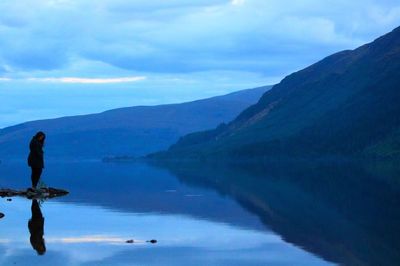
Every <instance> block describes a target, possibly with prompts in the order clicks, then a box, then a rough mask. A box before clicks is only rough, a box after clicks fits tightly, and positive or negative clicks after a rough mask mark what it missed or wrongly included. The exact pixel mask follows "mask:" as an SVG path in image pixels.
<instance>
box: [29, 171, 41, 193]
mask: <svg viewBox="0 0 400 266" xmlns="http://www.w3.org/2000/svg"><path fill="white" fill-rule="evenodd" d="M31 169H32V174H31V180H32V187H33V188H36V186H37V184H38V183H39V179H40V175H41V174H42V168H36V167H31Z"/></svg>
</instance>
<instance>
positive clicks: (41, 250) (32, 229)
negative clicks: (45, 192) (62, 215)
mask: <svg viewBox="0 0 400 266" xmlns="http://www.w3.org/2000/svg"><path fill="white" fill-rule="evenodd" d="M31 212H32V217H31V219H30V220H29V221H28V228H29V233H30V242H31V245H32V248H33V249H34V250H36V252H37V254H38V255H44V254H45V253H46V245H45V241H44V238H43V234H44V217H43V215H42V211H41V210H40V206H39V203H38V201H37V200H36V199H33V200H32V206H31Z"/></svg>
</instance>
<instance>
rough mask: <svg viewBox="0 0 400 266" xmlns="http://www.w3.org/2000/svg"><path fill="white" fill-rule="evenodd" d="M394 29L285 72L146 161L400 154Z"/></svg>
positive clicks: (398, 49)
mask: <svg viewBox="0 0 400 266" xmlns="http://www.w3.org/2000/svg"><path fill="white" fill-rule="evenodd" d="M399 73H400V27H399V28H396V29H395V30H393V31H392V32H390V33H388V34H386V35H384V36H382V37H380V38H378V39H376V40H375V41H373V42H371V43H369V44H365V45H363V46H361V47H359V48H357V49H355V50H347V51H342V52H339V53H336V54H333V55H331V56H328V57H326V58H325V59H323V60H321V61H319V62H317V63H315V64H313V65H311V66H309V67H307V68H305V69H303V70H301V71H298V72H295V73H293V74H291V75H289V76H287V77H285V78H284V79H283V80H282V81H281V82H280V83H279V84H277V85H275V86H274V87H273V88H272V89H271V90H269V91H267V92H266V93H265V94H264V95H263V96H262V97H261V99H260V100H259V101H258V103H256V104H255V105H252V106H250V107H249V108H247V109H246V110H244V111H243V112H242V113H240V114H239V116H238V117H237V118H236V119H234V120H233V121H231V122H230V123H228V124H221V125H220V126H218V127H217V128H215V129H213V130H207V131H202V132H197V133H192V134H188V135H186V136H184V137H182V138H181V139H180V140H179V141H178V142H177V143H176V144H175V145H172V146H171V147H170V148H169V150H168V151H166V152H161V153H156V154H152V155H149V157H151V158H159V159H161V158H186V159H187V158H192V159H205V160H206V159H210V160H213V159H222V158H229V159H251V158H266V157H268V158H269V157H275V158H276V157H280V156H281V157H303V158H304V157H320V156H322V155H323V156H329V157H332V156H361V157H364V156H372V157H398V156H399V155H400V104H399V103H400V74H399Z"/></svg>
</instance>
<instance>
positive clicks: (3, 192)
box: [0, 187, 68, 198]
mask: <svg viewBox="0 0 400 266" xmlns="http://www.w3.org/2000/svg"><path fill="white" fill-rule="evenodd" d="M67 194H68V191H66V190H63V189H57V188H51V187H49V188H42V189H40V190H33V189H31V188H28V189H27V190H12V189H0V197H14V196H24V197H28V198H54V197H59V196H64V195H67Z"/></svg>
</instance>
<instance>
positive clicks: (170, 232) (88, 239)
mask: <svg viewBox="0 0 400 266" xmlns="http://www.w3.org/2000/svg"><path fill="white" fill-rule="evenodd" d="M399 173H400V172H399V171H398V169H397V167H396V165H393V164H385V163H382V164H381V163H376V165H375V164H368V165H354V164H350V163H337V164H333V163H332V164H331V163H330V164H327V163H325V164H314V163H304V162H303V163H301V164H300V163H298V164H293V163H291V164H284V163H273V164H272V163H271V164H263V165H259V164H256V165H247V164H246V165H244V164H243V165H241V164H228V165H226V164H225V165H204V164H189V163H185V164H183V163H182V164H177V163H175V164H172V163H169V164H163V165H161V164H158V165H154V164H147V163H102V162H95V161H92V162H90V161H86V162H56V161H54V162H51V161H49V162H47V164H46V168H45V169H44V172H43V175H42V179H43V180H44V182H45V183H46V184H47V185H50V186H52V187H57V188H63V189H67V190H68V191H70V194H69V195H67V196H64V197H59V198H53V199H48V200H46V201H44V202H34V201H32V200H28V199H25V198H21V197H19V198H18V197H14V198H12V201H7V199H6V198H0V202H1V203H0V212H2V213H4V214H5V217H3V218H2V219H0V228H1V229H0V254H1V255H0V265H218V266H219V265H232V266H235V265H336V264H344V265H396V264H398V262H399V261H400V252H399V250H400V233H399V232H400V230H399V227H400V210H399V206H400V205H399V203H400V197H399V196H400V179H399V178H400V175H399ZM29 185H30V169H29V168H28V167H27V166H26V165H25V163H24V162H15V161H13V162H9V161H3V162H2V163H1V164H0V187H2V188H26V187H28V186H29ZM41 217H43V218H44V219H42V218H41ZM42 230H43V231H42ZM152 239H155V240H157V243H155V244H152V243H149V242H146V241H148V240H152ZM127 240H133V243H126V241H127Z"/></svg>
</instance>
